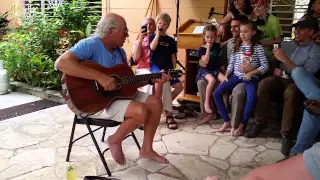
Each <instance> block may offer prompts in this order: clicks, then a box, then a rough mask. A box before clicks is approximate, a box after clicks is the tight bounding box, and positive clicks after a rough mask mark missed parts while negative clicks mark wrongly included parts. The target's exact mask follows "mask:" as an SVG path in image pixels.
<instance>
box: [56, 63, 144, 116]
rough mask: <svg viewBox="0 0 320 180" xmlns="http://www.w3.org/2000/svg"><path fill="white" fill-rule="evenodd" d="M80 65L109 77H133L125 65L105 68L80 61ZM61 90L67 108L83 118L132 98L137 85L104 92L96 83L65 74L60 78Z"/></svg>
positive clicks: (128, 85) (126, 85)
mask: <svg viewBox="0 0 320 180" xmlns="http://www.w3.org/2000/svg"><path fill="white" fill-rule="evenodd" d="M80 63H81V64H82V65H85V66H87V67H89V68H91V69H95V70H97V71H100V72H103V73H104V74H106V75H110V76H111V75H118V76H119V77H122V76H134V73H133V71H132V70H131V68H130V67H129V66H128V65H125V64H119V65H116V66H114V67H112V68H105V67H103V66H101V65H99V64H97V63H95V62H93V61H81V62H80ZM62 89H63V91H64V92H62V94H63V96H64V97H65V100H66V101H67V104H68V106H69V108H70V109H71V110H72V111H73V112H75V113H76V114H78V115H83V116H84V115H90V114H93V113H95V112H98V111H101V110H103V109H104V108H107V107H108V106H109V105H110V104H111V103H112V101H114V100H115V99H130V98H133V97H134V96H135V95H136V93H137V89H138V86H137V84H125V85H123V86H122V87H121V88H119V89H118V90H115V91H104V89H103V88H102V86H100V84H99V83H98V82H96V81H93V80H88V79H83V78H78V77H74V76H69V75H66V74H65V75H64V77H63V78H62Z"/></svg>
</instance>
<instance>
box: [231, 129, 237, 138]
mask: <svg viewBox="0 0 320 180" xmlns="http://www.w3.org/2000/svg"><path fill="white" fill-rule="evenodd" d="M236 130H237V129H236V128H234V127H232V128H231V131H230V135H231V136H235V135H234V133H235V131H236Z"/></svg>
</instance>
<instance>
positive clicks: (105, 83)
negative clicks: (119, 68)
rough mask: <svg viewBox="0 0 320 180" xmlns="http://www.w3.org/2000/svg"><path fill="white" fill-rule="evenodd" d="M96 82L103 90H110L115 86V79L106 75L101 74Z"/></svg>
mask: <svg viewBox="0 0 320 180" xmlns="http://www.w3.org/2000/svg"><path fill="white" fill-rule="evenodd" d="M97 81H98V83H99V84H100V85H101V86H102V87H103V89H104V90H105V91H112V90H114V89H115V88H116V86H117V85H116V80H115V79H114V78H112V77H110V76H108V75H105V74H101V76H99V79H98V80H97Z"/></svg>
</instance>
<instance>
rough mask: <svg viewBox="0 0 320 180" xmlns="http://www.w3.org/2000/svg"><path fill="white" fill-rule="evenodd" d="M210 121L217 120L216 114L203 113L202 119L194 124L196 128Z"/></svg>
mask: <svg viewBox="0 0 320 180" xmlns="http://www.w3.org/2000/svg"><path fill="white" fill-rule="evenodd" d="M211 119H217V115H216V113H210V114H208V113H206V112H204V114H203V119H201V120H198V121H197V122H196V123H197V125H198V126H200V125H202V124H205V123H207V122H208V121H210V120H211Z"/></svg>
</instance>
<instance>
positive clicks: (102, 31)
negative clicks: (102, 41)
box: [95, 17, 120, 38]
mask: <svg viewBox="0 0 320 180" xmlns="http://www.w3.org/2000/svg"><path fill="white" fill-rule="evenodd" d="M119 26H120V24H119V22H118V21H117V20H116V18H114V17H107V18H102V19H101V20H100V21H99V23H98V25H97V28H96V31H95V35H97V36H99V37H100V38H103V37H106V36H107V35H108V34H107V33H108V29H109V28H119Z"/></svg>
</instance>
